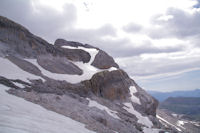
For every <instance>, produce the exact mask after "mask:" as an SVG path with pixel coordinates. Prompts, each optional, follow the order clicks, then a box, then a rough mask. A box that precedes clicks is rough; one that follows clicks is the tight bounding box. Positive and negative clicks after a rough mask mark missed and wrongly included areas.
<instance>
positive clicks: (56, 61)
mask: <svg viewBox="0 0 200 133" xmlns="http://www.w3.org/2000/svg"><path fill="white" fill-rule="evenodd" d="M37 62H38V64H39V65H40V66H42V67H43V68H45V69H46V70H48V71H50V72H52V73H59V74H72V75H75V74H76V75H81V74H82V73H83V71H82V70H81V69H80V68H79V67H78V66H76V65H74V64H73V63H72V62H70V61H69V60H68V59H67V58H64V57H55V56H52V55H40V56H38V57H37Z"/></svg>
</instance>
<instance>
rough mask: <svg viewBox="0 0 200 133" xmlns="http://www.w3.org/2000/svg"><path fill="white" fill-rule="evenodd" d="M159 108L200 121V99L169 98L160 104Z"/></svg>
mask: <svg viewBox="0 0 200 133" xmlns="http://www.w3.org/2000/svg"><path fill="white" fill-rule="evenodd" d="M159 108H160V109H167V110H169V111H172V112H174V113H176V114H184V115H185V117H187V118H189V119H192V120H198V121H200V97H169V98H167V99H166V100H165V101H163V102H161V103H160V105H159Z"/></svg>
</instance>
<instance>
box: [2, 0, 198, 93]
mask: <svg viewBox="0 0 200 133" xmlns="http://www.w3.org/2000/svg"><path fill="white" fill-rule="evenodd" d="M144 3H145V4H144ZM199 5H200V4H199V2H198V1H197V0H163V1H160V0H150V1H145V0H141V1H135V0H127V1H123V0H119V1H115V0H109V1H106V0H79V1H76V0H59V1H58V0H57V1H56V0H54V1H53V0H51V1H48V0H1V1H0V15H2V16H5V17H8V18H10V19H12V20H14V21H16V22H18V23H20V24H21V25H23V26H25V27H26V28H28V29H29V30H30V31H31V32H32V33H34V34H36V35H38V36H40V37H42V38H44V39H46V40H47V41H49V42H50V43H54V41H55V40H56V39H57V38H64V39H66V40H71V41H78V42H82V43H88V44H91V45H94V46H97V47H99V48H101V49H103V50H105V51H106V52H108V53H109V54H110V55H112V56H113V57H114V58H115V59H116V61H117V62H118V63H119V65H120V67H122V68H123V69H125V71H126V72H128V73H129V75H130V76H131V77H133V78H134V79H136V81H138V82H139V83H140V85H141V86H143V87H144V88H145V89H148V88H147V87H151V85H153V87H155V89H157V90H159V89H162V90H163V89H164V88H163V87H161V86H162V85H160V84H159V83H157V82H156V81H155V80H154V79H155V78H161V79H163V78H167V79H170V78H171V79H173V78H174V77H175V76H176V77H177V76H179V79H181V78H182V76H180V75H181V74H183V73H186V72H187V73H188V72H192V71H194V70H195V71H196V70H200V44H199V42H200V8H199ZM198 78H200V77H198ZM191 80H192V79H191ZM147 82H148V84H147ZM168 82H170V84H171V86H173V85H174V86H173V87H174V88H173V89H174V90H177V89H195V88H194V87H196V88H198V87H200V86H199V84H198V83H194V82H190V81H185V82H187V83H188V84H192V88H189V87H188V86H187V88H184V87H183V88H180V87H177V86H178V85H177V84H176V83H171V82H172V81H168ZM155 84H158V86H159V87H158V86H157V87H156V86H155ZM171 86H170V87H171ZM150 89H154V88H150ZM165 89H167V88H166V86H165ZM173 89H169V88H168V90H173Z"/></svg>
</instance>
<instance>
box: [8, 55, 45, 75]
mask: <svg viewBox="0 0 200 133" xmlns="http://www.w3.org/2000/svg"><path fill="white" fill-rule="evenodd" d="M6 58H7V59H9V60H10V61H11V62H12V63H14V64H15V65H17V66H18V67H20V68H21V69H22V70H24V71H26V72H29V73H32V74H35V75H38V76H41V75H42V73H41V71H40V69H38V68H37V67H36V66H34V65H33V64H31V63H30V62H28V61H26V60H23V59H20V58H18V57H15V56H12V55H11V56H7V57H6Z"/></svg>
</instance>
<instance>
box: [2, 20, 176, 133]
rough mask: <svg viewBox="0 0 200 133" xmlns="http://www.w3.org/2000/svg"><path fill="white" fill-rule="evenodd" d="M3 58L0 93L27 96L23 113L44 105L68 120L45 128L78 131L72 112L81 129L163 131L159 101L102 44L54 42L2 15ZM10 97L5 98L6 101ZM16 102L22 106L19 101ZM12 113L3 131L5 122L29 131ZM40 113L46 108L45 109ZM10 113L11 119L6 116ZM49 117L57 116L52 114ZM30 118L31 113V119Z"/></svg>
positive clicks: (107, 132)
mask: <svg viewBox="0 0 200 133" xmlns="http://www.w3.org/2000/svg"><path fill="white" fill-rule="evenodd" d="M0 60H1V61H2V62H0V66H1V72H0V84H3V85H4V86H3V85H1V86H0V89H1V90H2V91H3V92H1V94H2V95H9V97H11V96H12V95H15V96H18V97H21V98H24V99H25V100H27V101H26V103H25V104H29V105H27V107H23V108H21V109H22V110H20V112H23V111H27V110H28V109H27V108H29V106H35V105H33V103H35V104H38V105H41V106H42V107H43V108H46V109H47V110H46V111H47V113H48V110H51V111H54V112H56V113H58V114H60V115H63V119H65V120H63V121H60V122H61V123H62V122H63V124H64V123H66V129H63V127H59V128H58V127H57V126H56V125H54V123H52V121H51V120H50V121H49V120H47V121H44V122H47V123H48V124H47V125H46V126H47V127H46V128H48V127H50V129H52V130H54V128H57V130H59V131H60V130H61V131H63V132H67V131H68V129H72V131H73V132H79V130H76V129H73V127H74V126H73V125H69V124H67V123H68V122H69V119H68V117H69V118H71V119H73V120H72V121H73V122H74V120H75V121H78V122H80V123H82V124H80V123H78V122H74V123H75V125H79V126H80V127H81V128H82V129H83V132H90V131H89V130H91V132H92V131H93V132H99V133H102V132H103V133H114V132H119V133H140V132H145V133H148V132H149V131H151V132H159V131H162V127H163V126H162V125H161V123H160V122H159V121H158V119H157V118H156V108H157V105H158V102H157V101H156V100H155V99H154V98H153V97H151V96H150V95H148V94H147V93H146V92H145V91H144V90H143V89H142V88H140V87H139V86H138V85H137V84H136V83H135V82H134V80H133V79H131V78H130V77H129V76H128V74H127V73H126V72H124V71H123V70H121V69H120V68H119V66H118V64H116V63H115V61H114V59H113V58H112V57H111V56H110V55H108V54H107V53H106V52H104V51H102V50H100V49H99V48H96V47H93V46H91V45H88V44H85V45H84V44H81V43H78V42H72V41H66V40H64V39H58V40H56V41H55V44H54V45H52V44H49V43H48V42H47V41H45V40H43V39H41V38H40V37H37V36H35V35H33V34H32V33H30V32H29V31H28V30H27V29H26V28H24V27H23V26H21V25H19V24H16V23H15V22H13V21H11V20H9V19H7V18H5V17H0ZM8 69H9V70H8ZM5 86H7V87H8V88H10V89H9V90H7V89H6V92H7V93H8V94H7V93H5V89H4V87H5ZM9 97H6V96H3V97H1V100H2V101H4V103H3V104H4V105H5V104H6V101H7V99H8V98H9ZM12 97H14V96H12ZM19 99H20V98H19ZM10 102H11V103H13V104H14V103H15V102H16V101H15V100H12V98H11V99H10ZM19 102H20V101H19ZM21 102H22V101H21ZM31 102H32V103H31ZM16 105H18V106H21V103H16ZM10 106H12V105H10ZM5 107H6V106H5ZM3 108H4V107H3ZM36 108H37V107H36ZM1 111H2V110H1ZM3 111H4V112H5V110H3ZM37 111H39V109H38V110H37ZM8 112H9V111H8ZM9 113H11V114H10V115H9V116H6V114H4V115H3V117H2V118H3V121H4V122H3V123H0V131H3V132H4V131H5V129H7V127H6V126H5V125H9V127H11V129H9V130H11V131H13V132H16V131H17V130H18V128H20V131H21V130H22V131H23V132H26V131H27V129H26V125H24V123H23V122H22V123H21V124H17V122H16V121H15V120H13V119H12V118H10V117H12V116H13V115H16V116H17V115H18V114H17V113H18V112H9ZM30 113H31V114H32V112H30ZM42 113H44V109H41V114H42ZM31 114H30V115H31ZM58 114H57V115H58ZM55 115H56V114H55ZM60 115H59V116H58V117H60ZM6 117H8V118H9V119H10V120H11V121H6V119H7V118H6ZM20 117H21V118H20V119H22V120H24V121H26V117H31V116H29V115H28V116H27V115H23V114H22V115H21V116H20ZM4 119H5V120H4ZM45 119H46V118H44V120H45ZM48 119H55V118H54V116H49V117H48ZM71 119H70V121H71ZM31 121H32V117H31V118H30V119H29V121H28V122H31ZM36 121H37V120H36ZM33 122H35V120H33ZM58 123H59V122H58ZM55 124H57V123H55ZM83 124H84V125H85V128H84V127H83ZM16 125H17V127H16ZM41 126H42V125H38V124H35V128H38V129H40V128H43V127H41ZM71 126H72V127H71ZM50 129H49V130H50ZM168 130H169V131H170V130H171V129H168ZM174 131H176V130H174ZM33 132H36V131H33ZM44 132H45V129H44ZM47 132H48V131H47Z"/></svg>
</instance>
